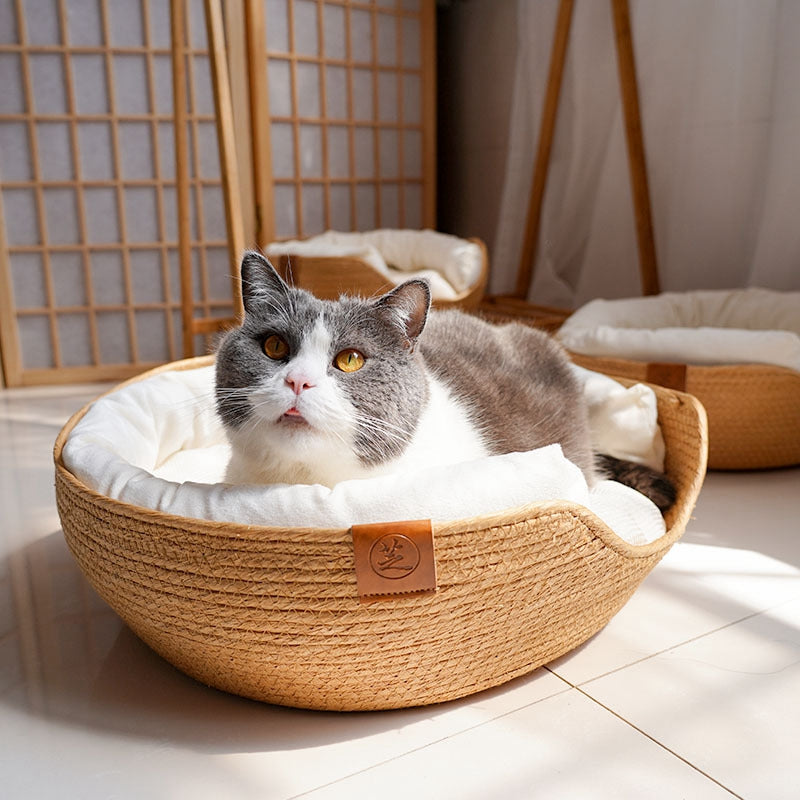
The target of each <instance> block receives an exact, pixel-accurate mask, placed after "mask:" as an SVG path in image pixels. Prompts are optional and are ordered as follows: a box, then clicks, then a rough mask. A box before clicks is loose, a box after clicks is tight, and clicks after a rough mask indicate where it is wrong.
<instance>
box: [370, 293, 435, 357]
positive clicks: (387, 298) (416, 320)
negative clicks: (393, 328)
mask: <svg viewBox="0 0 800 800" xmlns="http://www.w3.org/2000/svg"><path fill="white" fill-rule="evenodd" d="M430 307H431V290H430V287H429V286H428V282H427V281H423V280H419V279H416V278H415V279H414V280H410V281H406V282H405V283H401V284H400V285H399V286H397V287H396V288H394V289H392V291H391V292H389V293H388V294H385V295H384V296H383V297H381V299H380V300H378V302H377V303H376V308H378V309H387V310H389V311H391V313H392V316H393V318H394V320H395V321H396V322H397V324H399V325H400V327H401V328H402V330H403V331H404V333H405V335H406V338H407V339H408V341H409V342H410V343H411V344H413V343H414V342H415V341H416V339H417V337H418V336H419V335H420V334H421V333H422V329H423V328H424V327H425V322H426V320H427V319H428V311H429V310H430Z"/></svg>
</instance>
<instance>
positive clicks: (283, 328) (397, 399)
mask: <svg viewBox="0 0 800 800" xmlns="http://www.w3.org/2000/svg"><path fill="white" fill-rule="evenodd" d="M242 294H243V299H244V305H245V311H246V314H245V320H244V323H243V324H242V326H241V327H240V328H237V329H236V330H233V331H231V332H230V333H228V334H227V335H226V337H225V338H224V339H223V341H222V343H221V345H220V348H219V351H218V353H217V367H216V385H217V410H218V412H219V414H220V417H221V418H222V421H223V423H224V424H225V425H227V426H228V427H231V428H237V427H241V426H243V425H245V424H246V423H247V421H248V419H249V418H250V415H251V413H252V408H251V407H250V404H249V402H248V401H247V400H246V399H245V398H244V392H242V393H239V392H238V391H237V390H246V389H248V388H249V387H251V386H253V385H255V384H256V383H258V382H259V381H260V380H262V379H263V378H265V377H266V376H267V375H268V374H269V372H270V371H271V370H275V369H276V368H277V364H276V362H274V361H271V360H270V359H268V358H266V357H265V356H264V352H263V349H262V346H263V342H264V340H265V339H266V338H267V336H268V335H270V334H273V333H278V334H280V335H281V336H283V338H284V339H286V341H287V342H288V343H289V346H290V352H291V353H296V352H297V351H298V350H299V349H300V346H301V344H302V342H303V339H304V337H305V336H307V335H308V333H309V332H310V331H311V330H312V329H313V327H314V325H315V323H316V321H317V319H318V318H319V317H320V316H321V317H322V318H323V320H324V323H325V327H326V328H327V330H328V331H329V332H330V333H331V335H332V347H331V352H330V367H329V370H328V372H329V374H330V375H333V376H334V377H335V378H336V379H337V380H338V383H339V386H340V388H341V389H343V390H344V392H345V394H346V395H347V396H348V398H349V400H350V402H351V403H352V404H353V406H354V407H355V408H356V409H357V411H358V412H359V413H360V414H361V415H362V416H363V417H364V418H366V419H370V420H377V421H379V422H380V424H373V425H370V424H362V425H359V427H358V431H357V434H356V439H355V450H356V454H357V455H358V457H359V459H360V460H361V462H362V463H363V464H365V465H370V466H371V465H374V464H377V463H381V462H383V461H388V460H390V459H392V458H395V457H397V456H398V455H399V454H400V453H401V452H402V450H403V449H404V447H405V445H406V444H407V443H408V441H410V439H411V438H412V437H413V435H414V431H415V429H416V426H417V421H418V419H419V416H420V414H421V412H422V409H423V408H424V406H425V404H426V402H427V393H428V388H427V382H426V380H425V376H424V373H423V370H422V366H421V362H420V358H419V355H418V354H416V353H415V352H414V348H413V343H414V341H415V339H416V336H417V335H418V333H419V330H421V325H420V320H419V318H418V312H417V308H418V306H419V305H420V304H422V305H424V309H425V314H427V309H428V306H429V305H430V291H429V289H428V287H427V284H425V283H423V282H422V281H413V282H410V283H409V284H405V285H404V286H402V287H398V289H396V290H395V291H394V292H392V293H390V294H388V295H385V296H384V297H382V298H380V299H379V300H377V301H364V300H361V299H358V298H353V297H343V298H342V299H341V300H339V301H337V302H333V301H328V300H319V299H317V298H316V297H314V296H313V295H311V294H310V293H309V292H306V291H304V290H301V289H294V288H292V289H290V288H289V287H288V286H286V284H285V283H284V282H283V280H282V279H281V278H280V277H279V276H278V274H277V273H276V272H275V271H274V270H273V268H272V266H271V265H270V264H269V262H268V261H266V259H264V258H263V257H262V256H260V255H259V254H258V253H254V252H250V253H247V254H246V255H245V257H244V260H243V262H242ZM415 315H416V316H415ZM421 324H422V325H424V314H423V319H422V321H421ZM345 348H354V349H356V350H359V351H361V352H362V353H364V355H365V356H367V363H366V365H365V367H364V368H363V369H361V370H359V371H358V372H354V373H351V374H347V375H344V374H342V373H340V372H339V371H338V370H336V369H335V367H334V366H333V359H334V357H335V355H336V353H338V352H340V351H341V350H343V349H345Z"/></svg>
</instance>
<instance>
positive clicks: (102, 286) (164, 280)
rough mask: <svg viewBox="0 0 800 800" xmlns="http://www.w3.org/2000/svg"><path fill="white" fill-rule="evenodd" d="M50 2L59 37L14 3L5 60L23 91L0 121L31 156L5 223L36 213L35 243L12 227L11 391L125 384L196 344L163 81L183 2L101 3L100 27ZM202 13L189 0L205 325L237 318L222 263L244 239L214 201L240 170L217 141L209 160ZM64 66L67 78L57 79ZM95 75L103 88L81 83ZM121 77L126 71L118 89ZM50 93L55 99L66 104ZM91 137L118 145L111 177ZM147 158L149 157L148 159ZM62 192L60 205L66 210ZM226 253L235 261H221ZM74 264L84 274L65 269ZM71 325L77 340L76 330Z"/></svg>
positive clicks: (197, 301) (211, 130) (3, 242)
mask: <svg viewBox="0 0 800 800" xmlns="http://www.w3.org/2000/svg"><path fill="white" fill-rule="evenodd" d="M48 8H52V9H53V14H52V16H51V18H49V20H48V21H49V26H44V28H45V29H48V28H49V31H48V30H44V32H43V31H42V30H39V29H38V28H37V29H35V30H32V31H30V32H29V30H28V24H27V19H26V14H28V13H30V7H29V6H28V4H26V3H25V2H23V0H13V6H12V14H13V16H14V22H15V25H16V27H15V30H14V31H12V32H11V35H10V36H7V37H6V42H4V43H3V44H0V58H3V59H4V61H5V66H6V67H8V70H9V71H8V73H7V74H8V75H9V76H10V77H11V78H12V81H11V83H10V84H9V85H8V86H7V87H6V88H4V93H5V96H6V97H7V98H9V97H12V98H14V99H13V100H7V102H6V104H5V107H4V108H3V112H4V113H3V114H2V117H0V123H1V124H3V125H7V126H9V128H8V129H13V130H14V132H15V136H16V139H15V141H16V142H17V143H18V144H19V146H20V147H22V148H23V149H24V153H25V156H24V158H23V159H22V160H23V161H25V163H26V165H27V166H26V169H14V168H13V165H12V169H11V171H10V172H9V170H8V169H6V170H5V171H4V174H3V184H2V187H1V188H2V191H1V192H0V212H2V214H1V215H2V217H3V220H5V219H6V212H9V210H13V209H14V208H15V207H10V206H9V203H11V204H12V206H13V204H14V203H19V202H20V198H22V199H24V200H25V203H26V204H27V205H26V206H25V208H26V209H27V208H30V214H27V215H26V218H27V224H28V227H29V228H30V235H27V237H21V236H20V234H19V231H17V230H15V229H13V228H12V229H10V230H9V229H8V226H6V225H4V230H3V231H1V232H0V346H1V347H2V354H3V371H4V378H5V383H6V385H8V386H18V385H32V384H46V383H62V382H85V381H91V380H119V379H122V378H125V377H128V376H130V375H133V374H136V373H139V372H141V371H142V370H144V369H147V368H150V367H151V366H153V365H154V364H158V363H161V362H163V361H166V360H171V359H174V358H177V357H180V355H181V354H182V352H183V346H182V341H181V327H182V326H181V317H180V314H181V302H180V300H181V298H180V289H179V286H178V284H179V280H178V268H177V244H178V243H177V238H178V236H177V231H176V227H177V225H176V221H175V219H174V216H175V215H174V213H173V209H174V205H175V202H174V200H173V195H174V193H175V192H176V191H177V186H178V181H176V179H175V176H174V174H172V172H171V169H172V168H171V162H172V160H173V156H171V155H170V149H171V146H172V145H171V142H172V136H173V129H176V130H177V128H174V124H173V123H174V120H173V113H174V112H173V108H172V101H171V98H170V97H169V89H168V88H167V89H166V90H165V81H164V80H163V78H164V77H165V76H166V74H167V72H168V71H169V69H170V66H169V65H170V57H171V43H170V41H169V38H168V37H169V28H170V26H169V18H170V8H169V4H168V2H167V0H137V2H135V3H134V2H132V3H130V4H125V5H124V6H122V5H120V4H116V5H113V6H112V4H111V3H110V2H109V0H98V3H97V6H96V8H97V13H96V15H95V17H94V18H93V19H90V20H89V21H88V22H89V24H88V25H86V24H85V23H86V22H87V20H86V19H85V17H82V18H81V20H79V21H78V22H79V24H78V25H76V24H75V19H74V15H73V17H70V13H71V8H70V4H69V2H68V0H54V1H53V3H52V4H47V6H46V7H44V6H42V7H41V8H40V7H38V6H37V14H39V15H41V14H45V16H46V11H47V9H48ZM199 12H202V4H201V5H200V6H199V7H198V0H191V13H190V14H188V15H187V19H186V26H187V27H186V30H187V36H190V38H189V39H187V41H189V42H190V44H189V45H188V46H187V48H186V53H185V55H186V60H185V63H186V75H187V83H188V86H187V90H188V95H187V101H188V103H189V106H188V108H187V115H186V124H187V126H188V132H189V134H190V139H189V142H188V143H189V146H190V147H189V153H188V156H189V167H188V172H189V175H188V179H189V182H190V193H189V198H190V200H189V214H190V221H191V222H192V223H193V226H192V227H193V228H194V230H192V232H191V240H190V251H189V252H190V258H191V260H192V262H193V271H194V274H195V281H196V283H197V286H196V288H195V291H194V294H193V296H192V298H191V299H192V303H193V305H194V313H195V314H199V316H200V317H201V318H203V317H223V318H228V319H230V318H231V306H232V303H233V304H235V295H233V294H232V289H231V288H228V287H225V286H224V282H223V284H222V285H220V281H219V280H218V278H217V272H218V270H217V264H218V263H219V262H220V261H222V260H223V259H222V258H221V256H222V254H225V253H227V250H226V248H227V247H228V244H229V241H230V239H231V237H229V236H228V235H227V232H226V231H225V230H220V224H218V223H217V221H216V218H215V216H213V215H215V209H216V208H219V209H220V211H224V209H225V207H226V203H224V202H223V199H222V198H223V183H224V182H226V181H227V175H226V174H225V170H223V169H222V165H221V164H220V163H217V162H215V161H214V159H215V158H217V156H216V155H214V156H213V158H212V157H210V154H209V152H208V151H207V148H204V149H203V151H202V155H201V153H200V147H201V140H202V142H203V143H205V142H207V141H210V140H211V138H213V137H215V136H216V132H215V122H216V117H215V114H214V112H213V105H214V103H213V100H212V98H211V95H210V91H206V87H211V85H212V82H211V81H210V80H208V79H206V78H205V73H206V72H207V71H210V68H211V62H212V61H213V53H210V52H209V49H208V48H206V46H205V42H204V37H205V22H204V21H203V18H202V16H201V15H200V13H199ZM117 14H122V16H123V17H127V19H121V18H119V17H117V16H116V15H117ZM131 22H132V23H133V24H128V23H131ZM87 31H88V33H87ZM14 34H16V35H14ZM48 34H49V35H50V38H49V39H48V38H47V35H48ZM137 36H138V40H137V39H136V37H137ZM165 36H166V37H167V38H166V39H165ZM9 39H10V40H11V41H10V42H9V41H8V40H9ZM87 64H89V65H90V66H89V67H87ZM81 68H83V72H81V71H80V69H81ZM87 69H89V70H90V71H89V72H87ZM17 74H18V77H19V80H18V84H19V86H18V87H17V86H16V85H15V83H14V77H15V75H17ZM59 74H60V75H61V76H63V82H59V80H58V77H56V78H55V80H53V79H52V78H51V76H52V75H56V76H58V75H59ZM87 75H88V76H90V77H91V79H92V81H91V82H92V86H91V91H90V90H87V88H86V86H85V85H82V83H81V82H82V81H83V82H84V83H85V81H86V79H87ZM131 75H133V78H131V77H130V76H131ZM121 78H125V80H124V81H123V84H122V85H119V81H120V80H121ZM131 81H133V83H131ZM43 87H44V88H46V89H49V90H50V92H51V93H53V92H54V97H55V100H54V102H50V98H49V97H48V96H47V95H46V94H45V93H43V91H42V89H43ZM92 91H93V93H92ZM126 92H128V94H127V95H126ZM131 92H132V94H131ZM53 132H58V133H59V135H60V136H61V138H62V139H63V147H62V149H61V151H60V152H59V153H58V156H59V160H58V164H59V165H60V167H59V169H60V171H58V174H53V164H54V163H55V159H54V156H53V155H52V154H49V153H48V150H47V141H48V140H46V139H42V138H41V137H43V136H44V135H45V134H48V135H49V136H50V137H51V138H52V134H53ZM89 132H93V135H96V136H100V138H101V139H102V141H103V143H104V146H105V151H104V155H103V158H102V159H100V161H102V164H101V166H102V169H101V170H99V169H98V167H97V165H96V164H94V165H93V164H92V158H93V155H96V153H95V151H96V148H93V147H92V142H91V141H89V139H88V136H89ZM87 142H88V143H87ZM132 142H135V146H132V144H131V143H132ZM229 151H230V148H228V152H229ZM140 152H141V153H144V154H145V156H146V157H142V158H140V159H139V162H137V160H136V154H137V153H140ZM132 154H133V155H132ZM100 161H98V163H100ZM145 162H146V163H145ZM48 164H49V166H47V165H48ZM143 165H144V166H143ZM6 167H8V164H6ZM11 173H13V174H11ZM234 180H235V176H234ZM54 197H56V198H57V199H60V200H61V201H62V205H61V206H58V207H56V208H55V210H54V208H53V206H52V204H53V202H54V201H53V198H54ZM4 201H5V207H3V202H4ZM192 203H193V205H194V208H192ZM64 209H66V210H67V211H68V212H69V213H68V214H66V217H67V219H66V221H64V220H61V221H60V220H59V219H58V214H57V213H56V212H62V211H63V210H64ZM137 211H138V212H140V215H139V218H137V217H136V212H137ZM19 216H20V210H19V209H17V213H16V217H17V218H19ZM62 216H63V215H62ZM98 220H99V221H98ZM142 220H144V222H142ZM209 222H211V223H213V226H214V227H216V232H215V231H214V230H213V228H212V227H209ZM66 229H69V230H67V232H66V235H64V231H65V230H66ZM54 231H55V232H54ZM241 238H242V237H241V236H240V237H239V239H240V240H241ZM227 260H228V258H227V255H226V256H225V257H224V263H225V265H226V266H225V267H223V270H227ZM67 262H69V265H70V270H69V271H67V272H63V273H62V268H63V267H64V264H65V263H67ZM145 263H146V268H145V269H144V272H142V271H141V269H142V264H145ZM109 264H111V265H112V267H113V274H114V275H116V276H117V277H116V278H113V285H114V286H115V287H117V290H116V291H114V292H110V291H109V290H108V289H109V286H111V284H112V278H109V277H108V275H107V272H106V271H104V270H105V269H106V267H107V266H108V265H109ZM104 265H105V266H104ZM31 270H34V271H35V273H36V279H37V280H38V283H39V284H40V286H39V287H38V289H37V291H38V296H37V297H35V298H33V299H31V298H30V297H23V296H22V294H24V292H23V293H21V292H20V285H19V280H22V279H23V278H24V279H28V278H30V275H31ZM212 273H213V274H212ZM223 274H224V273H223ZM21 276H22V277H21ZM229 283H230V282H229ZM28 294H30V292H29V293H28ZM110 295H113V297H111V296H110ZM31 325H34V326H35V327H36V333H37V336H35V337H34V336H32V335H30V326H31ZM65 328H66V329H67V333H70V334H71V335H70V336H65V335H64V329H65ZM26 331H27V335H23V334H26ZM77 334H80V335H79V336H77ZM76 336H77V339H76ZM34 340H35V341H37V342H39V343H40V344H41V345H43V346H40V347H38V349H37V352H36V353H34V355H33V356H31V355H30V353H28V352H27V351H26V350H25V347H26V342H27V343H28V346H29V347H30V342H31V341H34ZM76 341H77V344H78V348H77V349H78V350H79V351H80V352H77V353H76V352H75V343H76ZM195 344H197V342H195Z"/></svg>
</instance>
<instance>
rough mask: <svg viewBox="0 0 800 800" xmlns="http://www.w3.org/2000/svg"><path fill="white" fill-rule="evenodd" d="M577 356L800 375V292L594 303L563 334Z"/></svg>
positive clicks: (744, 291)
mask: <svg viewBox="0 0 800 800" xmlns="http://www.w3.org/2000/svg"><path fill="white" fill-rule="evenodd" d="M558 338H559V339H560V340H561V343H562V344H563V345H564V346H565V347H567V348H568V349H569V350H572V351H573V352H576V353H583V354H584V355H589V356H609V357H615V358H627V359H634V360H637V361H665V362H678V363H686V364H705V365H713V364H774V365H776V366H782V367H788V368H789V369H794V370H798V371H800V292H777V291H772V290H768V289H733V290H724V291H723V290H717V291H697V292H665V293H664V294H660V295H657V296H655V297H636V298H630V299H625V300H592V301H591V302H589V303H587V304H586V305H585V306H583V307H582V308H580V309H578V310H577V311H576V312H575V313H574V314H573V315H572V316H570V317H569V318H568V319H567V320H566V322H565V323H564V324H563V326H562V327H561V329H560V330H559V332H558Z"/></svg>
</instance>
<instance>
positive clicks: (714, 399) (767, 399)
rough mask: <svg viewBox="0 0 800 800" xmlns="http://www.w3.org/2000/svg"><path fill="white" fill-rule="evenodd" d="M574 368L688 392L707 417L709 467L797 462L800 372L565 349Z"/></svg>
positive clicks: (766, 466)
mask: <svg viewBox="0 0 800 800" xmlns="http://www.w3.org/2000/svg"><path fill="white" fill-rule="evenodd" d="M570 358H571V359H572V360H573V361H574V362H575V363H576V364H578V365H579V366H581V367H586V369H591V370H594V371H595V372H603V373H605V374H606V375H610V376H612V377H615V378H617V377H621V378H626V379H628V380H632V381H647V382H649V383H657V384H659V385H662V386H667V387H670V388H674V389H678V390H680V391H685V392H688V393H689V394H691V395H693V396H694V397H696V398H697V399H698V400H699V401H700V402H701V403H702V405H703V407H704V408H705V410H706V414H707V415H708V466H709V469H722V470H736V469H769V468H772V467H788V466H793V465H795V464H800V372H796V371H795V370H792V369H788V368H787V367H778V366H773V365H769V364H733V365H725V366H700V365H696V364H689V365H686V364H648V363H646V362H643V361H634V360H628V359H622V358H605V357H601V356H586V355H582V354H580V353H575V352H570Z"/></svg>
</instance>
